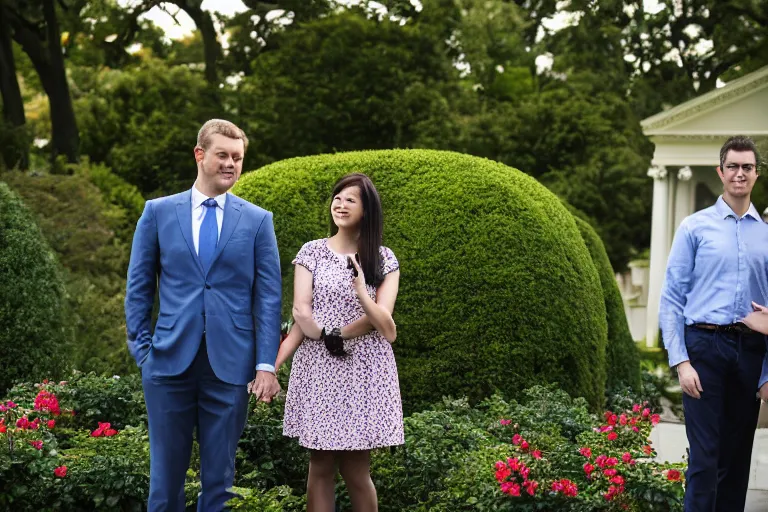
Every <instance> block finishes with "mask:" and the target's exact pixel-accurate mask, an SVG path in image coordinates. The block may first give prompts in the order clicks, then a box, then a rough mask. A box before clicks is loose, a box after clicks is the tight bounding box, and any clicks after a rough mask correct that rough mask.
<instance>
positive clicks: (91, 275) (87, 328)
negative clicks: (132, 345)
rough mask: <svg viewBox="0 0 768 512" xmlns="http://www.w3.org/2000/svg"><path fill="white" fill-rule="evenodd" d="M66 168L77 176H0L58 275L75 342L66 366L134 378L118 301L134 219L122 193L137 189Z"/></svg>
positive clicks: (94, 168) (93, 169)
mask: <svg viewBox="0 0 768 512" xmlns="http://www.w3.org/2000/svg"><path fill="white" fill-rule="evenodd" d="M69 169H70V170H72V171H74V172H75V174H74V175H60V174H28V173H20V172H7V173H3V174H2V175H0V179H2V180H4V181H5V182H6V183H7V184H8V186H9V187H11V189H12V190H14V191H15V192H17V193H18V194H19V195H20V196H21V198H22V200H23V201H24V204H25V205H26V206H27V207H28V209H29V210H30V211H31V212H32V213H33V214H34V218H35V221H36V222H37V225H38V226H40V230H41V231H42V233H43V236H44V237H45V239H46V240H47V241H48V243H49V244H50V246H51V249H53V251H54V252H55V253H56V256H57V259H58V261H59V263H60V266H61V268H62V270H63V271H62V278H63V280H64V284H65V287H66V309H67V311H68V320H69V323H70V324H71V325H72V327H73V329H74V339H75V341H74V343H73V346H72V350H71V351H70V353H69V354H68V362H69V363H70V364H71V365H72V367H74V368H77V369H78V370H81V371H86V372H88V371H96V372H98V373H108V374H110V375H112V374H114V373H129V372H136V373H138V369H137V368H136V363H135V362H134V361H133V359H132V358H131V356H130V354H129V353H128V349H127V347H126V344H125V309H124V304H123V303H124V294H125V276H126V271H127V268H128V256H129V254H130V239H131V237H132V236H133V230H134V229H135V228H136V220H137V219H138V216H137V215H136V213H135V208H133V207H132V206H131V205H132V204H133V203H135V202H136V201H137V200H136V198H135V196H134V197H131V195H129V194H126V193H125V192H129V193H130V192H132V191H133V192H135V189H133V188H132V187H131V186H130V185H128V184H126V183H124V182H122V181H121V180H120V179H119V178H117V177H115V176H109V175H108V173H109V170H108V169H107V168H105V167H103V166H101V165H98V164H94V165H89V164H87V163H83V164H80V165H79V166H77V167H76V166H74V165H73V166H69ZM94 181H96V182H98V183H99V186H97V185H96V184H94ZM111 185H114V186H116V187H118V188H117V189H115V190H116V193H115V194H109V195H107V194H104V193H103V192H102V191H101V190H100V188H99V187H109V186H111ZM120 196H123V199H121V198H120ZM128 197H131V199H130V200H124V199H125V198H128ZM113 200H114V202H113ZM123 205H125V206H123Z"/></svg>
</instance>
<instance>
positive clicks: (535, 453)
mask: <svg viewBox="0 0 768 512" xmlns="http://www.w3.org/2000/svg"><path fill="white" fill-rule="evenodd" d="M531 457H533V458H534V459H540V458H541V450H533V451H532V452H531Z"/></svg>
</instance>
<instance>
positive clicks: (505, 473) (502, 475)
mask: <svg viewBox="0 0 768 512" xmlns="http://www.w3.org/2000/svg"><path fill="white" fill-rule="evenodd" d="M511 474H512V472H511V471H510V470H509V468H508V467H507V466H504V467H503V468H501V469H499V470H498V471H496V481H497V482H499V483H501V482H503V481H504V480H506V479H507V478H508V477H509V476H510V475H511Z"/></svg>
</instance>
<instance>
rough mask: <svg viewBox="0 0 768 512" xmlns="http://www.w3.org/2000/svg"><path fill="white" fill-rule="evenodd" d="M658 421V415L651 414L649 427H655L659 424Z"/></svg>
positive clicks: (659, 418)
mask: <svg viewBox="0 0 768 512" xmlns="http://www.w3.org/2000/svg"><path fill="white" fill-rule="evenodd" d="M659 421H661V416H659V415H658V414H653V415H652V416H651V425H653V426H656V425H658V424H659Z"/></svg>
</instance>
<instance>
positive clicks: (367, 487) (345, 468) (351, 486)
mask: <svg viewBox="0 0 768 512" xmlns="http://www.w3.org/2000/svg"><path fill="white" fill-rule="evenodd" d="M339 471H340V472H341V476H342V478H344V482H345V483H346V484H347V491H349V499H350V500H351V501H352V510H353V511H354V512H377V511H378V510H379V503H378V498H377V496H376V487H374V485H373V480H371V452H370V451H368V450H356V451H346V452H339Z"/></svg>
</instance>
